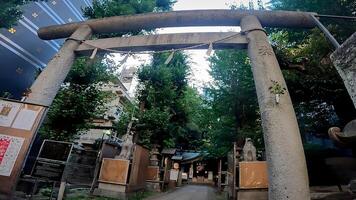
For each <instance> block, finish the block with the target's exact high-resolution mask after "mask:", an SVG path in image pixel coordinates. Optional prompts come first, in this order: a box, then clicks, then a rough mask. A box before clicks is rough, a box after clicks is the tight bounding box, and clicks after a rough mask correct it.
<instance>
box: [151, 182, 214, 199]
mask: <svg viewBox="0 0 356 200" xmlns="http://www.w3.org/2000/svg"><path fill="white" fill-rule="evenodd" d="M215 199H216V195H215V190H214V188H213V187H210V186H204V185H187V186H184V187H181V188H178V189H176V190H175V191H173V192H169V193H166V194H162V195H159V196H156V197H153V198H149V200H215Z"/></svg>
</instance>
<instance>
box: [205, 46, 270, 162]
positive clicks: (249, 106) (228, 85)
mask: <svg viewBox="0 0 356 200" xmlns="http://www.w3.org/2000/svg"><path fill="white" fill-rule="evenodd" d="M210 74H211V76H212V78H213V83H212V85H210V87H208V88H206V96H207V102H206V104H207V105H208V107H207V108H206V109H205V113H207V114H208V116H207V117H206V120H207V121H206V124H209V125H208V127H207V129H206V137H205V144H204V147H205V148H206V149H207V150H208V152H209V153H210V155H211V156H213V157H219V156H224V155H226V154H227V152H228V151H230V150H231V148H232V144H233V142H234V141H236V140H237V139H238V138H245V137H250V138H252V139H253V140H254V142H255V144H256V145H257V147H259V148H261V147H263V140H262V134H261V126H260V120H259V115H258V106H257V97H256V92H255V86H254V82H253V77H252V72H251V67H250V63H249V60H248V58H247V54H246V52H245V51H230V50H224V51H216V52H215V54H214V55H213V56H212V57H211V58H210Z"/></svg>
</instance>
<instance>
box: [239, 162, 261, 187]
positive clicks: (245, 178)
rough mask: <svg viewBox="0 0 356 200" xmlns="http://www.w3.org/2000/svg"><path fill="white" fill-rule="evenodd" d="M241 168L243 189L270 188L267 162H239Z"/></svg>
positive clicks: (241, 185)
mask: <svg viewBox="0 0 356 200" xmlns="http://www.w3.org/2000/svg"><path fill="white" fill-rule="evenodd" d="M239 166H240V167H239V169H240V186H239V187H240V188H241V189H263V188H268V175H267V163H266V161H254V162H239Z"/></svg>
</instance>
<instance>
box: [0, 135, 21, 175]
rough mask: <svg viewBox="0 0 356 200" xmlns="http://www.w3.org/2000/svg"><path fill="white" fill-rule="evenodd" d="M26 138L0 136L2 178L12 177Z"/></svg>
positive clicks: (0, 169) (0, 172)
mask: <svg viewBox="0 0 356 200" xmlns="http://www.w3.org/2000/svg"><path fill="white" fill-rule="evenodd" d="M24 141H25V138H20V137H13V136H9V135H3V134H0V176H10V175H11V172H12V169H13V167H14V165H15V162H16V159H17V156H18V155H19V152H20V150H21V147H22V144H23V142H24Z"/></svg>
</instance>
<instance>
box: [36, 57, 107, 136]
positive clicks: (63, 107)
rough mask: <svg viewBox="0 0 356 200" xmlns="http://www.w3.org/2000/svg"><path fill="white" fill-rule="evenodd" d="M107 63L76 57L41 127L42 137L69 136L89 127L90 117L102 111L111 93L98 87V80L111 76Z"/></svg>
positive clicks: (105, 79) (100, 113) (105, 80)
mask: <svg viewBox="0 0 356 200" xmlns="http://www.w3.org/2000/svg"><path fill="white" fill-rule="evenodd" d="M109 63H110V62H106V61H102V60H101V59H97V60H94V61H92V60H89V59H85V58H78V59H77V60H76V61H75V63H74V64H73V67H72V70H71V71H70V73H69V75H68V77H67V79H66V81H65V83H64V84H63V86H62V88H61V90H60V91H59V93H58V94H57V96H56V98H55V100H54V102H53V104H52V106H51V108H50V109H49V111H48V114H47V118H46V119H45V122H44V125H43V126H42V127H41V129H40V133H41V135H42V137H44V138H49V139H55V140H71V139H72V138H73V136H75V135H76V134H77V133H79V132H80V131H84V130H86V129H88V128H89V127H90V123H89V120H90V119H93V118H95V117H98V116H100V115H102V114H103V113H104V111H105V107H104V105H105V103H106V102H107V100H108V99H109V98H110V95H109V94H108V93H105V92H102V91H100V90H99V88H98V87H99V86H100V83H101V82H108V81H110V80H112V79H113V77H112V76H113V75H112V73H110V71H111V70H112V65H110V64H109Z"/></svg>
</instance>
